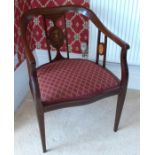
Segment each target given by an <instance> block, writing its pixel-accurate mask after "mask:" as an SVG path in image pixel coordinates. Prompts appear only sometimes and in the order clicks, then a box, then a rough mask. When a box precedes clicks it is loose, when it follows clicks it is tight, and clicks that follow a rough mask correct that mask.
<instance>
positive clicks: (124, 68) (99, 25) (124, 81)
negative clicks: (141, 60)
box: [88, 11, 130, 87]
mask: <svg viewBox="0 0 155 155" xmlns="http://www.w3.org/2000/svg"><path fill="white" fill-rule="evenodd" d="M88 16H89V17H90V18H91V21H92V22H93V23H94V24H95V25H96V27H97V28H98V29H99V31H101V32H102V33H104V34H105V36H107V37H108V38H110V39H111V40H113V41H114V42H115V43H117V44H118V45H119V46H120V47H121V48H122V50H121V57H120V59H121V60H120V62H121V86H122V87H126V86H127V83H128V65H127V50H128V49H129V48H130V46H129V44H128V43H126V42H125V41H123V40H122V39H120V38H119V37H118V36H116V35H115V34H113V33H112V32H111V31H110V30H109V29H108V28H107V27H106V26H105V25H104V24H103V23H102V22H101V21H100V20H99V18H98V17H97V16H96V15H95V14H94V13H93V12H92V11H90V14H89V15H88Z"/></svg>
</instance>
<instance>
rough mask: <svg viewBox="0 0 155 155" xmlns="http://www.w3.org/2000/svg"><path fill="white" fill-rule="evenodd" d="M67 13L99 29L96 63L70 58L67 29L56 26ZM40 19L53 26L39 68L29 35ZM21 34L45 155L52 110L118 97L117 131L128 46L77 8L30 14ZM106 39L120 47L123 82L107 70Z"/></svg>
mask: <svg viewBox="0 0 155 155" xmlns="http://www.w3.org/2000/svg"><path fill="white" fill-rule="evenodd" d="M68 12H76V13H79V14H82V15H83V16H86V17H87V18H88V19H89V20H90V21H91V22H92V23H93V24H94V25H95V26H96V27H97V29H98V36H97V38H96V39H97V50H96V62H93V61H90V60H87V59H70V58H69V51H68V41H67V34H66V33H67V31H66V27H65V32H64V31H62V29H61V28H59V27H58V26H57V25H56V21H57V20H58V19H59V18H60V17H64V19H65V14H66V13H68ZM38 15H41V16H42V17H43V19H44V22H45V21H46V20H47V19H48V20H52V21H53V23H54V26H53V27H52V28H51V29H50V30H47V25H46V24H45V27H44V28H45V34H46V37H47V38H46V41H47V47H48V56H49V62H48V63H46V64H44V65H42V66H39V67H36V61H35V58H34V55H33V54H32V51H31V50H30V46H29V43H28V39H27V35H26V34H27V33H26V32H27V27H28V23H29V22H30V20H32V18H33V17H34V16H38ZM21 32H22V37H23V42H24V46H25V49H26V50H25V51H26V53H25V55H26V60H27V66H28V72H29V84H30V90H31V93H32V96H33V98H34V102H35V107H36V113H37V118H38V123H39V130H40V135H41V142H42V148H43V152H46V141H45V124H44V123H45V122H44V113H45V112H48V111H51V110H56V109H59V108H65V107H69V106H78V105H85V104H88V103H92V102H94V101H97V100H99V99H101V98H104V97H108V96H112V95H118V100H117V107H116V114H115V123H114V131H117V130H118V125H119V121H120V116H121V112H122V108H123V104H124V101H125V96H126V91H127V83H128V66H127V60H126V57H127V50H128V49H129V45H128V44H127V43H126V42H124V41H122V40H121V39H120V38H119V37H117V36H116V35H114V34H113V33H112V32H110V31H109V30H108V29H107V28H106V27H105V26H104V25H103V24H102V23H101V21H100V20H99V18H98V17H97V16H96V15H95V13H93V12H92V11H91V10H90V9H88V8H85V7H82V6H74V5H72V6H60V7H54V8H35V9H31V10H28V11H27V12H25V13H24V14H23V16H22V18H21ZM101 33H102V34H104V42H101V41H100V38H101ZM107 38H109V39H111V40H112V41H114V42H115V43H116V44H118V45H119V46H120V47H121V54H120V62H121V78H120V79H119V78H117V77H116V76H115V75H114V74H113V73H112V72H110V71H109V70H108V69H107V68H106V47H107ZM64 40H66V41H65V44H66V47H67V58H64V57H63V56H62V55H61V53H60V48H61V46H63V44H64ZM51 45H52V46H53V47H54V48H55V49H56V51H57V55H56V57H55V59H54V60H53V59H51V55H50V47H51ZM100 55H102V56H103V65H99V56H100Z"/></svg>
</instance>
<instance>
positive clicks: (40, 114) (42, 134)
mask: <svg viewBox="0 0 155 155" xmlns="http://www.w3.org/2000/svg"><path fill="white" fill-rule="evenodd" d="M37 117H38V123H39V130H40V137H41V142H42V148H43V152H44V153H45V152H46V139H45V122H44V113H43V112H39V110H37Z"/></svg>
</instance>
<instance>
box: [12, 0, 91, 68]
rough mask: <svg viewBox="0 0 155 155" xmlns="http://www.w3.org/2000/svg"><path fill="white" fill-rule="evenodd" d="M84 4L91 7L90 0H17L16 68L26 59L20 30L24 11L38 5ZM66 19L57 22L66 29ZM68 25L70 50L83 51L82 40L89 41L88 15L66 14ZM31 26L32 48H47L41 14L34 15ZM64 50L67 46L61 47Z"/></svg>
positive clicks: (15, 26) (15, 29) (49, 22)
mask: <svg viewBox="0 0 155 155" xmlns="http://www.w3.org/2000/svg"><path fill="white" fill-rule="evenodd" d="M74 4H77V5H82V6H86V7H89V0H15V8H14V10H15V11H14V12H15V23H14V31H15V32H14V37H15V38H14V49H15V55H16V56H17V59H18V63H17V64H16V66H15V67H16V68H17V67H18V66H19V65H20V63H21V62H22V61H23V60H24V48H23V44H22V38H21V32H20V27H19V25H20V18H21V16H22V14H23V12H24V11H26V10H28V9H31V8H37V7H55V6H61V5H74ZM64 24H65V22H64V19H63V18H62V19H60V20H59V21H58V22H57V25H58V26H59V27H62V29H64V26H65V25H64ZM47 25H48V29H50V27H51V26H52V25H53V23H52V22H51V21H47ZM66 27H67V34H68V43H69V51H70V52H74V53H81V50H80V44H81V42H86V43H88V20H87V19H86V17H84V16H82V15H79V14H76V13H68V14H66ZM29 28H32V29H34V30H35V33H34V34H32V33H31V35H30V36H29V37H30V43H31V49H32V50H33V49H34V48H38V49H47V45H46V41H45V31H44V27H43V20H42V17H41V16H38V17H34V18H33V20H32V22H31V23H30V25H29ZM61 50H62V51H66V46H65V44H64V46H63V47H62V48H61Z"/></svg>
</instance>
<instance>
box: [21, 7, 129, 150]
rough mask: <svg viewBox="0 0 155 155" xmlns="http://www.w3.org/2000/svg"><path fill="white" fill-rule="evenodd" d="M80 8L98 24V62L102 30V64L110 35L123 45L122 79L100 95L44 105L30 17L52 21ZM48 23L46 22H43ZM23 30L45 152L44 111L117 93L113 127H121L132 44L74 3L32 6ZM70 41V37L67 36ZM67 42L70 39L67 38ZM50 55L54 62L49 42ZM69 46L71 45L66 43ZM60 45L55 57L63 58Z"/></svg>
mask: <svg viewBox="0 0 155 155" xmlns="http://www.w3.org/2000/svg"><path fill="white" fill-rule="evenodd" d="M71 11H74V12H77V13H80V14H82V15H84V16H86V17H88V19H89V20H91V21H92V23H94V25H95V26H96V27H97V28H98V38H97V51H96V64H98V63H99V52H98V50H99V49H98V45H99V44H100V36H101V33H103V34H104V36H105V41H104V49H105V53H104V59H103V68H104V69H106V47H107V38H110V39H111V40H113V41H114V42H115V43H116V44H118V45H119V46H120V47H121V54H120V62H121V79H120V85H119V87H117V88H115V89H110V90H108V91H105V92H103V93H102V94H100V95H97V96H95V97H92V98H89V99H85V100H76V101H70V102H62V103H60V104H51V105H49V106H44V105H43V104H42V102H41V98H40V91H39V86H38V80H37V73H36V68H37V67H36V61H35V58H34V56H33V54H32V51H31V50H30V47H29V45H28V41H27V39H26V30H27V25H28V23H29V21H30V20H31V19H32V18H33V16H37V15H42V16H43V17H44V20H46V18H48V19H51V20H53V21H56V20H57V19H58V18H59V17H60V16H64V17H65V14H66V13H67V12H71ZM44 23H46V22H44ZM21 32H22V37H23V42H24V45H25V49H26V53H25V54H26V60H27V66H28V72H29V85H30V89H31V92H32V95H33V98H34V101H35V107H36V113H37V118H38V123H39V129H40V135H41V142H42V148H43V152H46V141H45V123H44V113H45V112H47V111H51V110H56V109H59V108H64V107H69V106H78V105H85V104H88V103H92V102H94V101H97V100H99V99H101V98H104V97H108V96H112V95H118V101H117V107H116V114H115V123H114V131H117V130H118V125H119V121H120V117H121V112H122V108H123V104H124V101H125V96H126V91H127V83H128V65H127V60H126V57H127V49H129V45H128V44H127V43H126V42H124V41H123V40H121V39H120V38H119V37H117V36H116V35H114V34H113V33H112V32H110V31H109V30H108V29H107V28H106V27H105V26H104V25H103V24H102V23H101V21H100V20H99V19H98V17H97V16H96V15H95V14H94V13H93V12H92V11H91V10H90V9H88V8H85V7H82V6H77V5H75V6H74V5H72V6H60V7H55V8H35V9H32V10H29V11H27V12H25V13H24V14H23V16H22V18H21ZM45 32H46V36H47V26H46V24H45ZM66 42H67V40H66ZM67 43H68V42H67ZM47 45H48V55H49V62H50V63H51V62H52V59H51V55H50V47H49V44H48V40H47ZM67 47H68V46H67ZM56 49H57V57H56V59H55V60H54V61H56V60H59V59H61V58H62V56H61V54H60V52H59V47H58V48H56ZM67 58H68V59H69V52H68V48H67Z"/></svg>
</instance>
